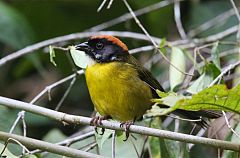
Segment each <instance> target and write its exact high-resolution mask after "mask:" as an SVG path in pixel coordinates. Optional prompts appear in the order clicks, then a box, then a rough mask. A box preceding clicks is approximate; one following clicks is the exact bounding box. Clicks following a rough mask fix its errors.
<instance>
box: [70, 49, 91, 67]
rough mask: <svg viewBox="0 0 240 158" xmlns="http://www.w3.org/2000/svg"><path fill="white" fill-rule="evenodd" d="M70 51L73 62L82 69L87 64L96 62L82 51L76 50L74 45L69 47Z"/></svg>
mask: <svg viewBox="0 0 240 158" xmlns="http://www.w3.org/2000/svg"><path fill="white" fill-rule="evenodd" d="M70 53H71V56H72V58H73V61H74V63H75V64H76V65H77V66H78V67H80V68H82V69H86V68H87V66H91V65H94V64H96V62H95V61H94V60H93V59H92V58H91V57H89V56H88V55H87V54H86V53H85V52H84V51H80V50H76V48H75V46H71V47H70Z"/></svg>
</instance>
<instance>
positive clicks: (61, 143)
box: [30, 131, 95, 154]
mask: <svg viewBox="0 0 240 158" xmlns="http://www.w3.org/2000/svg"><path fill="white" fill-rule="evenodd" d="M94 134H95V131H90V132H88V133H85V134H83V135H79V136H76V137H73V138H67V139H65V140H63V141H61V142H58V143H56V144H57V145H69V146H70V145H71V144H73V143H75V142H78V141H81V140H84V139H87V138H89V137H92V136H94ZM40 152H42V151H41V150H39V149H36V150H33V151H31V152H30V153H31V154H36V153H40Z"/></svg>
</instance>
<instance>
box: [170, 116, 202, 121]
mask: <svg viewBox="0 0 240 158" xmlns="http://www.w3.org/2000/svg"><path fill="white" fill-rule="evenodd" d="M166 116H169V117H171V118H174V119H176V120H181V121H188V122H200V121H202V119H201V118H199V119H186V118H181V117H179V116H174V115H166Z"/></svg>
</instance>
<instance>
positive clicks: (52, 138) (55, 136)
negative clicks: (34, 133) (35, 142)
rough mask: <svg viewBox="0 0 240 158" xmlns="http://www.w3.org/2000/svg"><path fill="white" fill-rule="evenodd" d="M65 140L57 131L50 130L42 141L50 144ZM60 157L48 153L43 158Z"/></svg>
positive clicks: (59, 157) (59, 156)
mask: <svg viewBox="0 0 240 158" xmlns="http://www.w3.org/2000/svg"><path fill="white" fill-rule="evenodd" d="M64 139H66V136H65V135H64V134H63V133H62V132H61V131H60V130H58V129H52V130H51V131H49V132H48V133H47V134H46V135H45V136H44V138H43V140H44V141H47V142H51V143H57V142H60V141H62V140H64ZM61 157H62V156H61V155H57V154H53V153H48V154H47V155H46V156H44V158H61Z"/></svg>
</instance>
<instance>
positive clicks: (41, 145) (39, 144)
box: [0, 131, 102, 158]
mask: <svg viewBox="0 0 240 158" xmlns="http://www.w3.org/2000/svg"><path fill="white" fill-rule="evenodd" d="M9 138H11V139H15V140H17V141H18V142H20V143H21V144H23V145H24V146H26V147H31V148H37V149H41V150H45V151H49V152H51V153H55V154H59V155H64V156H68V157H75V158H82V157H86V158H102V156H100V155H96V154H92V153H89V152H84V151H81V150H77V149H73V148H69V147H64V146H61V145H56V144H52V143H48V142H45V141H41V140H37V139H32V138H29V137H23V136H19V135H15V134H9V133H5V132H2V131H0V140H3V141H7V140H8V139H9Z"/></svg>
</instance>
